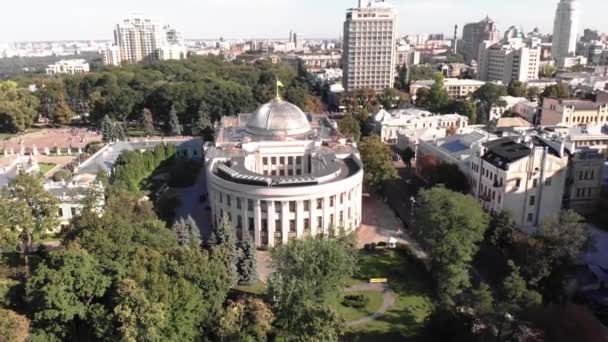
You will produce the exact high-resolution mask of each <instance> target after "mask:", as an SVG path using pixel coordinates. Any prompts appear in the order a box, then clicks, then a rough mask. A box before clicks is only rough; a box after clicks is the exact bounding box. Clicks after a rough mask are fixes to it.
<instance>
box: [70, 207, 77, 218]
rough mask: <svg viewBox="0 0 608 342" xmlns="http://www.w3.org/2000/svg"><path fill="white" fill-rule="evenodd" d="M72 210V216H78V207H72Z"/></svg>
mask: <svg viewBox="0 0 608 342" xmlns="http://www.w3.org/2000/svg"><path fill="white" fill-rule="evenodd" d="M70 210H71V212H72V216H76V208H74V207H72V208H70Z"/></svg>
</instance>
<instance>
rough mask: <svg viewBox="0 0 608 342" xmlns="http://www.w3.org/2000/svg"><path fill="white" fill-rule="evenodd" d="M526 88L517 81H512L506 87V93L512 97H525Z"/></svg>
mask: <svg viewBox="0 0 608 342" xmlns="http://www.w3.org/2000/svg"><path fill="white" fill-rule="evenodd" d="M527 91H528V89H527V86H526V84H525V83H523V82H521V81H519V80H512V81H511V82H509V86H508V87H507V93H508V94H509V95H510V96H514V97H525V96H526V94H527Z"/></svg>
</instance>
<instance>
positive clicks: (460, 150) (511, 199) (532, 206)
mask: <svg viewBox="0 0 608 342" xmlns="http://www.w3.org/2000/svg"><path fill="white" fill-rule="evenodd" d="M426 156H433V157H435V158H436V159H437V161H438V162H442V163H450V164H455V165H457V166H458V168H459V169H460V170H461V171H462V172H463V173H464V174H465V175H466V176H467V178H468V179H469V182H470V185H471V188H470V191H471V194H472V195H473V196H475V197H476V198H478V199H479V200H480V201H481V202H482V205H483V207H484V209H486V210H488V211H502V210H505V211H508V212H510V213H511V215H512V216H513V219H514V220H515V222H516V223H517V225H518V226H519V227H520V228H522V229H523V230H525V231H527V232H533V231H534V229H535V228H536V227H538V225H539V224H542V222H544V221H545V220H547V219H549V218H553V217H555V216H556V215H558V214H559V212H560V210H561V208H562V199H563V194H564V189H565V185H566V179H567V174H568V160H569V156H568V154H567V153H566V150H565V144H564V143H563V142H560V141H550V140H547V139H543V138H541V137H539V136H516V135H514V136H508V137H503V138H499V137H498V136H495V135H492V134H489V133H487V132H482V131H476V132H472V133H469V134H464V135H455V136H448V137H446V138H444V139H438V140H434V141H421V142H420V144H419V146H418V153H417V154H416V168H417V172H418V174H419V175H420V177H422V178H423V179H424V178H425V175H424V170H425V160H426V159H428V158H425V157H426Z"/></svg>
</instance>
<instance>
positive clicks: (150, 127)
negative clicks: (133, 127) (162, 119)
mask: <svg viewBox="0 0 608 342" xmlns="http://www.w3.org/2000/svg"><path fill="white" fill-rule="evenodd" d="M141 116H142V123H143V125H144V132H146V135H147V136H149V137H151V136H154V133H155V130H154V117H153V116H152V112H151V111H150V110H149V109H148V108H144V109H143V110H142V112H141Z"/></svg>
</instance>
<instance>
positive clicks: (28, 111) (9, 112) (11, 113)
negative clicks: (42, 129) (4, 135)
mask: <svg viewBox="0 0 608 342" xmlns="http://www.w3.org/2000/svg"><path fill="white" fill-rule="evenodd" d="M38 104H39V101H38V98H36V96H34V95H32V94H31V93H30V92H29V90H28V89H25V88H20V87H19V86H18V85H17V83H15V82H12V81H4V82H1V81H0V130H2V131H4V132H13V133H14V132H20V131H23V130H25V129H26V128H28V127H30V126H31V125H32V124H33V123H34V120H35V119H36V117H37V116H38Z"/></svg>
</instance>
